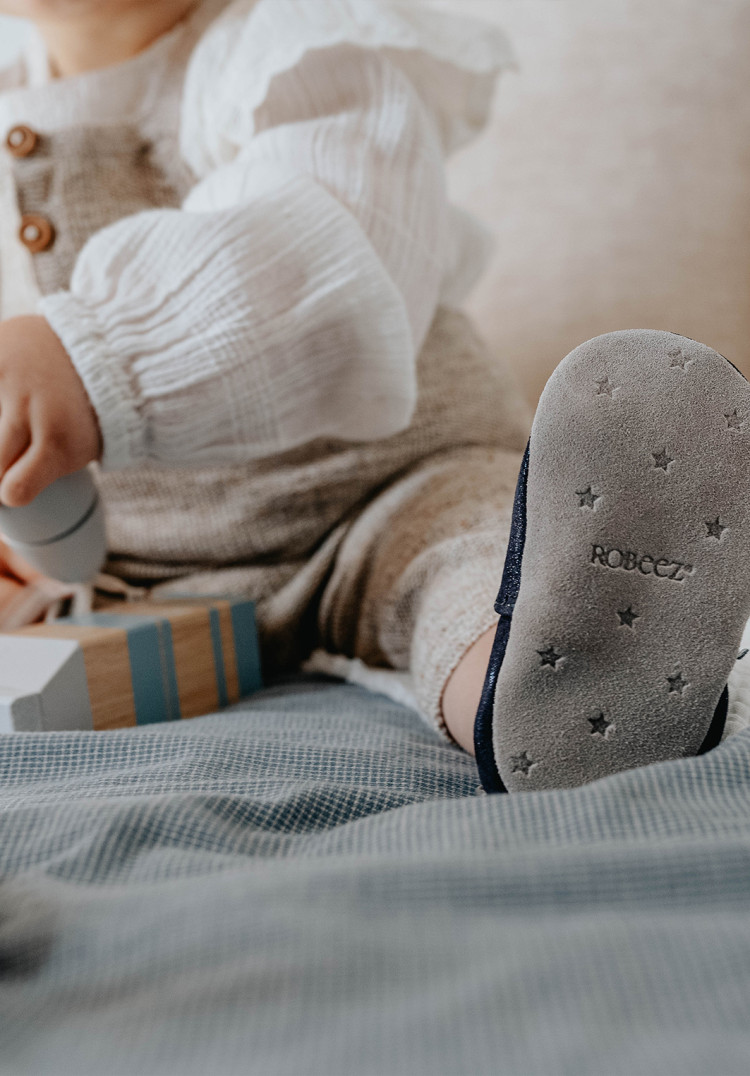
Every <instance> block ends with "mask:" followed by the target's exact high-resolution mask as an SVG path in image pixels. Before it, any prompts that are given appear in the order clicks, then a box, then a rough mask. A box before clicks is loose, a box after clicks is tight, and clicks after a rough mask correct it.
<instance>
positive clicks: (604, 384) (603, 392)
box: [594, 377, 620, 396]
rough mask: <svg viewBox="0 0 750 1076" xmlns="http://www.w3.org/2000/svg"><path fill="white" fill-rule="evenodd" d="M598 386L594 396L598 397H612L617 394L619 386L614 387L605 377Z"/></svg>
mask: <svg viewBox="0 0 750 1076" xmlns="http://www.w3.org/2000/svg"><path fill="white" fill-rule="evenodd" d="M596 384H597V385H598V386H599V387H598V388H597V390H596V392H595V394H594V395H596V396H611V395H612V393H613V392H617V390H618V389H619V387H620V386H619V385H613V384H612V382H611V381H610V380H609V378H608V377H603V378H602V379H601V380H600V381H597V382H596Z"/></svg>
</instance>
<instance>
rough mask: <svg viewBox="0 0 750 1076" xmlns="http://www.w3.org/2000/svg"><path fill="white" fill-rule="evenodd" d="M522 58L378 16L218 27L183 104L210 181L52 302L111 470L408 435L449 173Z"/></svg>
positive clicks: (129, 236) (134, 230) (149, 216)
mask: <svg viewBox="0 0 750 1076" xmlns="http://www.w3.org/2000/svg"><path fill="white" fill-rule="evenodd" d="M509 61H510V56H509V53H508V51H507V48H506V46H505V42H504V39H503V38H502V37H501V35H498V34H496V33H495V32H494V31H492V32H490V31H489V30H487V29H486V28H481V29H477V28H476V26H470V25H469V24H467V23H465V22H464V20H461V21H460V23H459V22H457V21H456V20H453V19H451V20H449V21H446V20H445V18H444V17H442V16H439V15H437V13H434V12H427V11H417V10H413V9H412V7H411V6H409V7H408V8H407V7H406V6H404V5H396V6H393V5H392V6H390V7H384V6H381V5H380V4H376V3H373V2H371V0H314V2H304V3H302V2H299V0H260V2H258V3H255V4H253V3H251V2H249V0H248V2H245V0H240V2H238V3H234V4H232V5H231V6H230V7H229V8H228V10H227V11H226V12H225V14H224V15H223V16H221V17H220V18H219V19H218V20H216V21H215V22H214V24H213V25H212V26H211V27H210V29H209V30H208V32H207V33H206V34H205V35H204V37H203V38H202V40H201V42H200V43H199V45H198V46H197V48H196V50H195V52H194V53H193V56H192V58H191V61H190V64H189V67H188V71H187V77H186V83H185V91H184V98H183V104H182V124H181V145H182V152H183V155H184V157H185V159H186V160H187V162H188V163H189V164H190V166H191V167H192V168H193V170H194V172H195V173H196V175H197V177H198V182H197V184H196V186H195V187H194V189H193V190H192V191H191V192H190V194H189V196H188V197H187V199H186V201H185V203H184V204H183V206H182V208H181V209H180V210H154V211H151V212H147V213H139V214H137V215H135V216H132V217H126V218H124V219H122V220H120V221H118V222H117V223H116V224H113V225H111V226H110V227H109V228H106V229H104V230H103V231H102V232H99V233H98V234H97V235H95V236H94V237H93V238H92V239H91V240H90V241H89V243H88V244H87V245H86V247H85V248H84V250H83V251H82V252H81V255H80V257H79V259H78V262H77V264H76V267H75V270H74V273H73V277H72V280H71V287H70V290H69V291H66V292H60V293H58V294H56V295H53V296H48V297H47V298H45V299H43V300H42V302H41V304H40V310H41V312H42V313H43V314H45V316H46V317H47V318H48V320H49V321H50V324H51V325H52V328H53V329H54V330H55V331H56V332H57V334H58V335H59V336H60V338H61V339H62V341H63V344H64V345H65V346H66V348H67V350H68V352H69V354H70V355H71V358H72V360H73V362H74V365H75V366H76V368H77V370H78V372H79V374H80V375H81V378H82V380H83V382H84V384H85V385H86V387H87V389H88V392H89V395H90V397H91V400H92V403H93V405H94V407H95V409H96V411H97V414H98V416H99V420H100V425H101V428H102V433H103V437H104V445H105V455H104V461H103V462H104V464H105V466H110V467H120V466H128V465H133V464H137V463H139V462H140V461H144V460H146V459H153V460H159V461H162V462H167V463H173V464H174V463H180V464H202V463H208V462H219V461H234V462H239V461H242V460H249V459H254V458H258V457H263V456H269V455H273V454H274V453H277V452H282V451H285V450H287V449H290V448H293V447H296V446H298V445H300V444H303V443H305V442H307V441H309V440H312V439H314V438H316V437H321V436H326V437H334V438H342V439H346V440H368V439H377V438H382V437H387V436H390V435H391V434H393V433H396V432H398V431H399V430H400V429H403V428H405V426H406V425H407V424H408V422H409V421H410V418H411V415H412V413H413V410H414V407H415V404H416V392H417V384H416V356H417V353H418V351H419V349H420V347H421V343H422V341H423V339H424V337H425V335H426V332H427V330H428V328H429V325H430V323H431V320H432V318H433V316H434V312H435V309H436V307H437V304H438V302H439V300H440V297H441V294H442V293H443V291H444V288H445V278H446V274H447V273H448V272H449V271H450V270H451V267H455V262H456V256H455V250H454V248H453V246H452V239H451V220H452V217H451V213H450V211H449V206H448V203H447V199H446V192H445V183H444V175H443V166H442V157H443V154H444V153H445V152H446V151H450V150H451V149H454V148H456V146H458V145H461V144H462V142H464V141H466V139H467V138H468V137H470V136H471V134H472V133H474V132H476V130H478V129H479V128H480V127H481V125H482V124H483V123H484V121H485V119H486V115H487V110H488V107H489V101H490V96H491V90H492V84H493V80H494V77H495V75H496V74H497V72H498V71H499V70H500V69H501V68H502V67H503V66H504V65H505V64H507V63H508V62H509Z"/></svg>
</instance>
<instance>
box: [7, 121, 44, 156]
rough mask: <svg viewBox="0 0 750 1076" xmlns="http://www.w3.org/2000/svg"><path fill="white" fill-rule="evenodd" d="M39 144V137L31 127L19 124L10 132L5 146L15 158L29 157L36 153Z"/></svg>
mask: <svg viewBox="0 0 750 1076" xmlns="http://www.w3.org/2000/svg"><path fill="white" fill-rule="evenodd" d="M38 143H39V135H38V134H37V133H36V131H32V129H31V128H30V127H25V126H24V125H23V124H19V126H18V127H12V128H11V129H10V131H8V137H7V138H6V139H5V145H6V146H7V147H8V149H9V150H10V152H11V153H12V154H13V156H14V157H28V156H29V155H30V154H32V153H33V152H34V150H35V149H36V147H37V145H38Z"/></svg>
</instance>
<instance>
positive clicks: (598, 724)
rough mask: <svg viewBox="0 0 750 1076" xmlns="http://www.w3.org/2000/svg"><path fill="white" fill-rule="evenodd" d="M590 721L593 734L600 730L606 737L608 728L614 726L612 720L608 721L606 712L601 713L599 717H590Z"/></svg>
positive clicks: (601, 734)
mask: <svg viewBox="0 0 750 1076" xmlns="http://www.w3.org/2000/svg"><path fill="white" fill-rule="evenodd" d="M588 721H589V724H590V725H591V735H592V736H593V735H594V734H595V733H597V732H598V733H599V735H600V736H604V737H605V738H606V735H607V729H611V728H614V725H613V724H612V722H611V721H607V719H606V717H605V716H604V714H599V716H598V717H590V718H589V719H588Z"/></svg>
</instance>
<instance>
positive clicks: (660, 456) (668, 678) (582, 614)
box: [474, 329, 750, 792]
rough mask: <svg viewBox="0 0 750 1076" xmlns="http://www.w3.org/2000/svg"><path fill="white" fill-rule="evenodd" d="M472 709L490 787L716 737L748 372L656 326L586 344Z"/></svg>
mask: <svg viewBox="0 0 750 1076" xmlns="http://www.w3.org/2000/svg"><path fill="white" fill-rule="evenodd" d="M496 609H497V611H498V612H499V613H500V620H499V623H498V627H497V633H496V637H495V642H494V647H493V651H492V656H491V659H490V663H489V667H488V671H487V677H486V680H485V684H484V690H483V692H482V699H481V702H480V705H479V710H478V713H477V719H476V724H475V733H474V737H475V747H476V757H477V764H478V767H479V773H480V778H481V781H482V784H483V787H484V788H485V790H486V791H488V792H501V791H506V790H507V791H522V790H538V789H548V788H566V787H574V786H577V785H581V784H585V783H587V782H589V781H593V780H595V779H597V778H599V777H604V776H606V775H608V774H612V773H616V772H618V771H621V770H627V769H631V768H633V767H636V766H643V765H646V764H648V763H652V762H660V761H664V760H665V759H676V758H685V757H689V756H693V755H697V754H700V753H702V752H703V751H707V750H709V749H710V748H711V747H714V746H715V745H716V744H717V743H718V742H719V740H720V739H721V734H722V731H723V728H724V723H725V720H726V710H727V690H726V683H727V678H728V676H729V672H730V670H731V668H732V665H733V663H734V661H735V659H736V657H737V649H738V646H739V643H740V639H741V637H742V632H743V628H744V626H745V623H746V621H747V619H748V616H750V384H748V382H747V381H746V380H745V378H744V377H743V376H742V374H741V373H739V371H738V370H737V369H736V368H735V367H734V366H732V364H731V363H730V362H728V361H727V360H726V359H725V358H723V357H722V356H721V355H719V354H718V353H717V352H715V351H712V350H711V348H709V347H706V346H705V345H703V344H700V343H697V342H696V341H694V340H689V339H687V338H685V337H683V336H676V335H675V334H673V333H667V332H657V331H654V330H649V329H639V330H628V331H623V332H613V333H607V334H605V335H604V336H597V337H595V338H594V339H593V340H589V341H587V342H586V343H585V344H581V346H580V347H577V348H576V349H575V350H574V351H572V352H571V353H570V355H568V356H567V358H566V359H564V360H563V362H562V363H560V365H559V366H558V368H557V369H556V371H555V372H554V374H553V375H552V377H551V378H550V380H549V382H548V383H547V386H546V388H545V390H544V392H543V394H542V397H541V400H540V402H539V407H538V410H537V413H536V417H535V419H534V424H533V427H532V431H531V436H530V440H529V444H528V447H527V450H526V456H525V457H524V461H523V465H522V467H521V473H520V475H519V480H518V487H517V490H516V502H515V507H514V513H513V523H512V530H511V536H510V543H509V547H508V554H507V558H506V563H505V571H504V573H503V580H502V584H501V587H500V593H499V595H498V600H497V603H496Z"/></svg>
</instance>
